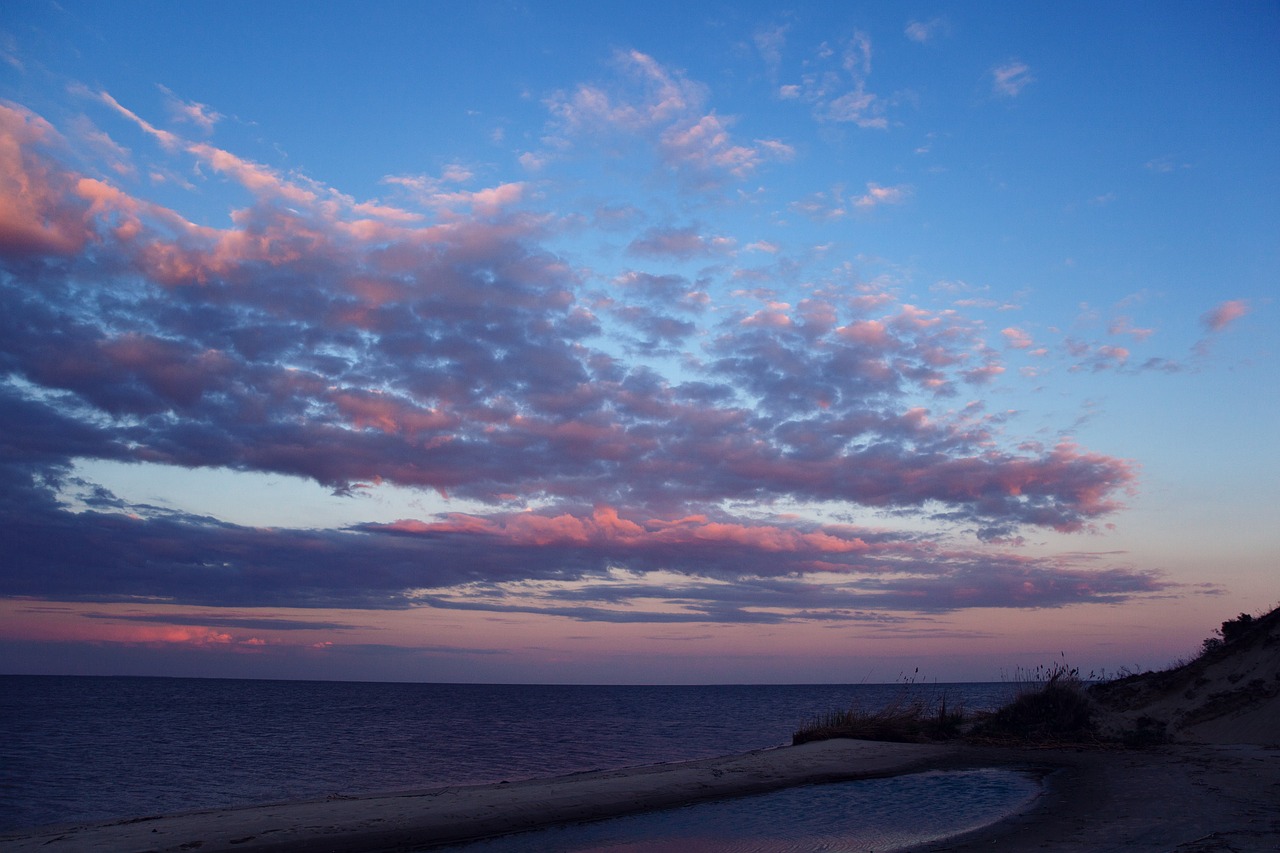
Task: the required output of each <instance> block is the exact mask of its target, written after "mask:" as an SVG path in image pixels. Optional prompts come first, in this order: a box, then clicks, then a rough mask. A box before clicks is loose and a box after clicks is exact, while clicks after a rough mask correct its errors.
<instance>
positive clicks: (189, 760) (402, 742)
mask: <svg viewBox="0 0 1280 853" xmlns="http://www.w3.org/2000/svg"><path fill="white" fill-rule="evenodd" d="M1015 689H1016V688H1015V686H1014V685H1011V684H1006V683H995V684H944V685H933V684H929V685H922V684H911V685H902V684H897V685H894V684H890V685H880V684H860V685H735V686H707V687H687V686H624V687H619V686H564V685H555V686H552V685H480V684H476V685H473V684H387V683H366V682H358V683H357V682H316V681H248V680H229V679H228V680H223V679H187V678H124V677H120V678H93V677H64V676H0V830H4V829H16V828H23V827H31V826H40V825H45V824H60V823H73V822H83V821H98V820H108V819H114V818H125V817H138V816H142V815H151V814H160V813H166V812H178V811H189V810H193V809H203V808H219V807H225V806H234V805H247V804H252V803H261V802H280V801H286V800H297V799H313V798H318V797H325V796H329V795H331V794H362V793H374V792H380V791H396V790H412V789H422V788H433V787H440V786H444V785H458V784H476V783H484V782H500V781H502V780H510V781H514V780H517V779H527V778H534V777H543V776H553V775H559V774H563V773H571V772H576V771H581V770H594V769H613V768H619V767H630V766H635V765H641V764H652V763H657V762H668V761H683V760H687V759H694V758H706V757H713V756H717V755H727V754H732V753H738V752H745V751H748V750H752V749H759V748H761V747H775V746H781V745H783V744H786V743H789V742H790V739H791V734H792V732H793V731H794V730H795V729H796V728H798V727H800V726H801V725H803V724H804V723H806V722H808V721H809V720H811V719H812V718H814V717H815V716H817V715H819V714H822V713H825V712H828V711H832V710H836V709H843V708H848V707H850V706H851V705H854V704H857V705H860V706H862V707H869V708H874V707H880V706H882V705H884V704H886V703H888V702H892V701H897V700H901V699H903V697H904V695H906V696H909V697H912V698H914V697H920V698H923V699H924V700H925V701H932V700H933V699H934V698H935V697H938V696H943V695H945V696H946V698H947V701H948V704H952V705H954V704H956V703H963V704H964V705H965V707H966V708H969V709H972V710H978V709H984V708H993V707H996V706H998V705H999V704H1001V703H1002V702H1004V701H1005V700H1006V699H1007V698H1008V697H1009V696H1011V695H1012V693H1013V692H1014V690H1015ZM971 787H972V786H971ZM584 849H586V848H584Z"/></svg>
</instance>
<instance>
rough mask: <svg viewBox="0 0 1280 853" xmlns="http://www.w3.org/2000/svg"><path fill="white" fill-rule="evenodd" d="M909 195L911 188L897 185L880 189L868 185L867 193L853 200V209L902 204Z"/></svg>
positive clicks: (880, 187)
mask: <svg viewBox="0 0 1280 853" xmlns="http://www.w3.org/2000/svg"><path fill="white" fill-rule="evenodd" d="M910 195H911V187H909V186H907V185H905V184H899V185H898V186H896V187H882V186H880V185H879V184H873V183H868V184H867V191H866V192H865V193H863V194H862V195H861V196H859V197H858V198H857V199H855V200H854V202H853V206H854V207H861V208H872V207H879V206H880V205H882V204H902V203H903V202H904V201H906V200H907V197H908V196H910Z"/></svg>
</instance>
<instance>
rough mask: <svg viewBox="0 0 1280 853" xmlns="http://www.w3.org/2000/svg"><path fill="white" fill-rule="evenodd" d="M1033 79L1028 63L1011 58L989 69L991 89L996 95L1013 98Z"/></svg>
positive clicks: (1033, 80)
mask: <svg viewBox="0 0 1280 853" xmlns="http://www.w3.org/2000/svg"><path fill="white" fill-rule="evenodd" d="M1035 79H1036V78H1034V77H1032V76H1031V67H1030V66H1029V65H1027V64H1026V63H1025V62H1021V61H1019V60H1017V59H1013V60H1010V61H1009V62H1007V63H1005V64H1004V65H1000V66H997V67H996V68H993V69H992V70H991V89H992V91H994V92H995V93H996V94H997V95H1003V96H1005V97H1009V98H1015V97H1017V96H1018V95H1020V94H1022V90H1023V89H1025V88H1026V87H1027V86H1028V85H1030V84H1031V83H1034V82H1035Z"/></svg>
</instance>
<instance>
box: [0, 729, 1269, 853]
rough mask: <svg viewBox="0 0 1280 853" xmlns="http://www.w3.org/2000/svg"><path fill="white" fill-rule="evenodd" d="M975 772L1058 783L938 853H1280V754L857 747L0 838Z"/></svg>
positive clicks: (482, 832)
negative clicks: (1031, 775)
mask: <svg viewBox="0 0 1280 853" xmlns="http://www.w3.org/2000/svg"><path fill="white" fill-rule="evenodd" d="M974 767H1002V768H1018V769H1025V770H1030V771H1034V772H1037V773H1041V774H1044V792H1043V794H1042V795H1041V796H1040V797H1038V798H1037V799H1035V800H1034V801H1033V802H1032V804H1031V805H1030V806H1029V807H1028V808H1027V809H1025V810H1023V811H1021V812H1020V813H1017V814H1013V815H1009V816H1008V817H1006V818H1005V819H1003V820H1000V821H998V822H996V823H994V824H992V825H990V826H988V827H986V828H984V829H981V830H978V831H976V832H971V833H969V834H967V835H965V836H962V837H958V838H952V839H949V840H946V841H942V842H937V843H934V844H932V845H930V846H927V847H926V848H925V849H928V850H933V851H944V850H945V851H953V853H968V851H977V850H992V849H998V850H1007V851H1020V850H1028V851H1030V850H1057V851H1107V850H1117V851H1118V850H1127V851H1150V853H1155V851H1172V850H1176V851H1179V853H1193V851H1194V853H1209V851H1228V850H1230V851H1262V850H1276V849H1280V750H1277V749H1275V748H1268V747H1261V746H1250V745H1222V744H1217V745H1209V744H1199V745H1197V744H1178V745H1173V746H1165V747H1157V748H1152V749H1146V750H1118V749H1007V748H992V747H975V746H962V745H935V744H925V745H922V744H894V743H878V742H869V741H856V740H830V741H821V742H816V743H810V744H804V745H801V746H793V747H780V748H777V749H768V750H758V751H755V752H750V753H747V754H744V755H737V756H730V757H725V758H716V759H708V760H701V761H694V762H687V763H674V764H660V765H653V766H647V767H638V768H629V769H623V770H613V771H597V772H591V773H579V774H572V775H569V776H562V777H557V778H553V779H547V780H527V781H521V782H513V783H499V784H490V785H477V786H466V787H458V788H440V789H435V790H429V791H416V792H406V793H400V794H389V795H378V796H360V797H346V798H334V799H327V800H321V801H312V802H301V803H285V804H275V805H266V806H257V807H250V808H238V809H224V810H207V811H200V812H194V813H189V814H183V815H174V816H165V817H154V818H141V819H133V820H126V821H116V822H107V823H100V824H84V825H77V826H64V827H54V828H41V829H35V830H26V831H19V832H14V833H7V834H4V835H0V844H3V846H4V849H5V850H7V851H15V852H16V851H28V850H41V851H49V853H62V851H88V850H116V851H188V850H196V849H198V850H200V851H201V853H211V851H273V853H285V851H302V850H318V849H323V850H329V851H335V853H338V851H353V853H354V851H365V853H368V851H382V850H387V851H390V850H413V849H423V848H426V847H428V846H431V845H435V844H443V843H448V842H456V841H464V840H468V839H476V838H481V837H487V836H493V835H500V834H504V833H510V832H516V831H520V830H526V829H532V828H536V827H539V826H546V825H551V824H559V823H568V822H576V821H587V820H597V819H604V818H609V817H615V816H619V815H623V814H629V813H634V812H637V811H647V810H653V809H661V808H667V807H673V806H679V805H685V804H688V803H693V802H698V801H703V800H710V799H716V798H725V797H734V796H741V795H745V794H753V793H761V792H764V791H771V790H777V789H780V788H784V787H790V786H795V785H801V784H807V783H816V782H833V781H838V780H847V779H857V778H871V777H881V776H889V775H896V774H904V773H913V772H919V771H922V770H927V769H937V770H946V769H960V768H974ZM916 849H920V848H916Z"/></svg>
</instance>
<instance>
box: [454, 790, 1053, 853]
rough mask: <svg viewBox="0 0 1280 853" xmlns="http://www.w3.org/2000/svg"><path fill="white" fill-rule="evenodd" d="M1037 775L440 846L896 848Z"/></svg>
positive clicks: (994, 808) (792, 796)
mask: <svg viewBox="0 0 1280 853" xmlns="http://www.w3.org/2000/svg"><path fill="white" fill-rule="evenodd" d="M1039 793H1040V783H1039V781H1038V780H1037V779H1036V777H1035V776H1033V775H1032V774H1029V773H1021V772H1016V771H1010V770H991V769H982V770H956V771H930V772H927V773H913V774H909V775H905V776H894V777H890V778H884V779H861V780H857V781H853V782H837V783H831V784H825V785H805V786H801V787H797V788H788V789H785V790H782V791H775V792H773V793H769V794H758V795H755V796H749V797H736V798H733V799H728V800H717V801H714V802H707V803H698V804H695V805H691V806H685V807H683V808H678V809H664V810H662V811H655V812H648V813H645V814H638V815H632V816H629V817H620V818H612V819H609V820H602V821H596V822H593V823H580V824H570V825H566V826H557V827H550V828H547V829H540V830H536V831H533V832H522V833H518V834H515V835H509V836H504V837H502V838H495V839H490V840H487V841H476V842H471V843H470V844H460V845H453V846H450V847H445V848H436V849H437V850H447V851H460V852H461V851H465V853H516V851H528V850H539V851H555V853H591V851H610V853H684V851H690V850H697V851H700V853H819V851H822V853H835V851H840V852H841V853H845V852H846V851H848V853H853V852H854V851H875V853H884V851H891V850H901V849H904V848H910V847H914V846H918V845H921V844H926V843H929V842H931V841H937V840H940V839H943V838H947V837H949V836H953V835H959V834H961V833H964V832H970V831H972V830H975V829H979V828H981V827H983V826H987V825H988V824H991V823H994V822H995V821H997V820H1000V819H1001V818H1003V817H1006V816H1008V815H1010V814H1013V813H1015V812H1017V811H1019V810H1021V809H1022V808H1024V807H1026V806H1027V805H1028V804H1029V803H1030V802H1031V800H1033V799H1034V798H1035V797H1036V796H1037V795H1038V794H1039Z"/></svg>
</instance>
